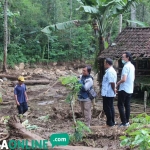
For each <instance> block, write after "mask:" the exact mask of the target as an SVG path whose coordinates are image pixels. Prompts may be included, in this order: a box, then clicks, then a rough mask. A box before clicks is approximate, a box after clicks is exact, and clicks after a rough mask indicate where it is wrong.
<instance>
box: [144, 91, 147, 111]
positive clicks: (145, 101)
mask: <svg viewBox="0 0 150 150" xmlns="http://www.w3.org/2000/svg"><path fill="white" fill-rule="evenodd" d="M146 103H147V91H144V112H145V113H146Z"/></svg>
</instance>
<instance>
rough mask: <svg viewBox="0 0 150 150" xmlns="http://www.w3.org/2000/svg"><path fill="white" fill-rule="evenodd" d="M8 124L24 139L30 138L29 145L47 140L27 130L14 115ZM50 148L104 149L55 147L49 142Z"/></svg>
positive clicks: (72, 148) (55, 149)
mask: <svg viewBox="0 0 150 150" xmlns="http://www.w3.org/2000/svg"><path fill="white" fill-rule="evenodd" d="M8 125H9V127H10V128H13V131H17V133H19V135H21V136H22V137H23V139H26V140H28V145H29V146H31V140H37V141H40V140H45V139H43V138H42V137H40V136H38V135H36V134H35V133H32V132H30V131H27V130H26V129H25V128H24V127H23V126H22V124H21V123H20V121H19V119H18V118H17V117H16V116H13V117H11V118H10V119H9V121H8ZM47 146H48V149H49V150H103V149H101V148H92V147H86V146H58V147H57V146H56V147H54V148H51V143H50V142H48V143H47Z"/></svg>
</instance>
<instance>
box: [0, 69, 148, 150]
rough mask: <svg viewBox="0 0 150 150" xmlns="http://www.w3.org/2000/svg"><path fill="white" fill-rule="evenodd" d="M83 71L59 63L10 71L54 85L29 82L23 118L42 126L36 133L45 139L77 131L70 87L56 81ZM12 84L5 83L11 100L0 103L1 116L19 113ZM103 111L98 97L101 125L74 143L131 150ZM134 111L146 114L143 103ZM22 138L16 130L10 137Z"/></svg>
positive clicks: (96, 113)
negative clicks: (47, 81) (48, 67)
mask: <svg viewBox="0 0 150 150" xmlns="http://www.w3.org/2000/svg"><path fill="white" fill-rule="evenodd" d="M80 73H81V69H76V70H74V69H73V68H66V67H64V66H55V67H53V68H51V69H41V68H37V69H36V70H35V69H25V70H9V75H13V76H18V75H24V76H25V77H28V80H33V79H34V80H43V79H49V82H50V84H47V85H27V94H28V97H29V101H28V105H29V110H28V112H27V113H26V114H25V116H24V117H23V120H28V121H29V123H30V124H31V125H37V126H38V129H36V130H32V132H33V133H36V134H38V135H40V136H41V137H43V138H45V139H49V137H50V135H51V134H53V133H60V132H65V133H68V134H71V133H73V132H74V130H73V128H72V126H73V119H72V114H71V108H70V105H69V104H68V103H66V101H65V98H66V95H67V93H68V90H67V89H66V88H65V87H64V86H62V85H61V84H60V83H59V82H58V83H56V81H57V80H58V78H59V77H60V76H62V75H64V76H66V75H79V74H80ZM29 76H30V77H29ZM43 76H44V77H43ZM4 80H6V79H4ZM94 80H95V83H94V86H95V88H96V90H97V92H98V91H99V86H98V83H97V81H96V76H95V77H94ZM11 83H12V81H11V80H9V79H7V81H4V82H3V83H1V93H2V95H3V101H4V102H6V101H7V102H10V104H7V105H1V104H0V119H1V118H2V117H4V116H11V115H14V114H17V109H16V104H15V101H14V96H13V86H12V85H11ZM54 83H56V84H55V85H54V86H53V87H51V86H52V85H53V84H54ZM47 90H48V91H47ZM45 92H46V93H45ZM116 103H117V101H116V100H115V102H114V105H115V111H116V122H117V123H120V118H119V115H118V109H117V107H116ZM75 105H76V107H75V112H77V115H76V117H77V119H78V120H81V121H83V118H82V117H81V116H80V114H81V111H80V107H79V104H78V102H76V104H75ZM101 111H102V99H101V97H100V96H99V97H98V98H97V99H96V106H95V108H94V109H92V112H93V115H92V123H91V126H100V127H97V128H95V129H94V133H95V134H93V135H91V136H88V137H87V138H86V140H84V142H81V143H76V144H73V145H78V146H79V145H82V146H88V147H96V148H103V149H105V150H123V149H127V148H122V147H120V146H119V144H120V141H119V135H120V133H118V130H117V129H118V127H117V126H116V127H112V128H110V127H107V126H106V125H105V119H106V118H105V115H104V114H103V113H101ZM147 111H149V112H150V108H147ZM131 112H132V113H135V112H139V113H142V112H143V106H142V105H135V104H134V103H132V107H131ZM46 115H49V119H48V120H47V121H43V120H41V119H39V117H41V116H46ZM1 130H2V129H1ZM121 130H124V129H121ZM20 138H21V137H20V135H18V134H17V132H15V131H14V132H11V135H10V137H9V139H20Z"/></svg>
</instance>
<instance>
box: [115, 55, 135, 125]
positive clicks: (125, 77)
mask: <svg viewBox="0 0 150 150" xmlns="http://www.w3.org/2000/svg"><path fill="white" fill-rule="evenodd" d="M131 60H132V58H131V54H130V53H129V52H125V53H124V54H123V55H122V63H123V64H124V67H123V69H122V73H121V80H120V81H119V82H118V83H117V87H118V86H119V91H118V109H119V113H120V119H121V122H122V123H121V124H120V127H122V126H129V125H130V124H129V118H130V99H131V95H132V93H133V88H134V79H135V67H134V65H133V64H132V63H131ZM124 108H125V111H124Z"/></svg>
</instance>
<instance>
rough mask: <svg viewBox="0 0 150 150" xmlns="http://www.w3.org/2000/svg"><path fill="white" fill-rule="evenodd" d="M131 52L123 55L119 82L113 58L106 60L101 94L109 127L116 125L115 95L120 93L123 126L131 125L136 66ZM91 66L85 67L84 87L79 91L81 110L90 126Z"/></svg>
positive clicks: (119, 104)
mask: <svg viewBox="0 0 150 150" xmlns="http://www.w3.org/2000/svg"><path fill="white" fill-rule="evenodd" d="M131 60H132V58H131V54H130V53H129V52H125V53H123V55H122V63H123V65H124V67H123V69H122V73H121V80H120V81H118V82H117V73H116V71H115V69H114V68H113V60H112V59H110V58H106V59H105V61H104V68H105V74H104V76H103V81H102V87H101V95H102V97H103V110H104V112H105V115H106V118H107V120H106V124H107V125H108V126H109V127H112V126H114V125H116V122H115V110H114V105H113V100H114V97H116V94H117V93H118V110H119V114H120V119H121V123H120V124H119V126H120V127H122V126H129V125H130V124H129V118H130V99H131V95H132V93H133V89H134V79H135V67H134V65H133V64H132V63H131ZM90 72H91V68H90V67H84V68H83V73H82V76H81V78H80V83H81V84H82V88H81V90H80V93H79V98H78V100H79V101H80V105H81V110H82V113H83V115H84V117H85V123H86V125H87V126H89V127H90V123H91V100H90V99H89V97H88V92H87V90H88V88H90V87H91V86H93V78H92V77H91V76H90Z"/></svg>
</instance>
